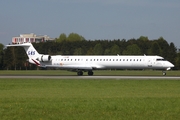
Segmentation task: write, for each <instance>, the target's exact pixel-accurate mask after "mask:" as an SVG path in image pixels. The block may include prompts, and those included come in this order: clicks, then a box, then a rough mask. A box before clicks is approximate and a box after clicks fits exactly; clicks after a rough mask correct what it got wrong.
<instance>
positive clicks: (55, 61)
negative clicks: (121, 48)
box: [41, 56, 174, 70]
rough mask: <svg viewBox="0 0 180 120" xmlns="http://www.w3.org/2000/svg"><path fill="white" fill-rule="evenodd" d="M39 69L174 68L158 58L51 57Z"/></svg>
mask: <svg viewBox="0 0 180 120" xmlns="http://www.w3.org/2000/svg"><path fill="white" fill-rule="evenodd" d="M41 67H57V68H61V69H80V70H93V69H148V68H149V69H168V68H171V67H174V65H173V64H171V63H170V62H169V61H166V60H164V58H162V57H160V56H51V61H49V62H41Z"/></svg>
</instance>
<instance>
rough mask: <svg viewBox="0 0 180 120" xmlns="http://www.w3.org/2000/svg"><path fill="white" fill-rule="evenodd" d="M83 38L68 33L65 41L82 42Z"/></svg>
mask: <svg viewBox="0 0 180 120" xmlns="http://www.w3.org/2000/svg"><path fill="white" fill-rule="evenodd" d="M83 40H85V38H84V37H83V36H81V35H79V34H77V33H70V34H69V35H68V37H67V41H83Z"/></svg>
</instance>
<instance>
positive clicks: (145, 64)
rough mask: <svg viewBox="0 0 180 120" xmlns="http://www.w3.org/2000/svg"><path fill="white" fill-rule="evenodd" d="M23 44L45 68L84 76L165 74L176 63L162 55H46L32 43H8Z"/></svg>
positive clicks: (32, 61) (31, 56) (38, 63)
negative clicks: (139, 72) (150, 71)
mask: <svg viewBox="0 0 180 120" xmlns="http://www.w3.org/2000/svg"><path fill="white" fill-rule="evenodd" d="M6 46H7V47H11V46H21V47H23V48H24V49H25V51H26V54H27V56H28V58H29V59H28V61H29V62H30V63H32V64H36V65H37V66H39V67H44V68H48V67H50V68H60V69H65V70H71V71H75V72H77V75H78V76H82V75H83V72H87V73H88V75H89V76H92V75H93V70H101V69H103V70H104V69H158V70H162V73H163V76H165V75H166V72H165V71H166V70H170V69H171V68H172V67H174V65H173V64H172V63H171V62H169V61H167V60H165V59H164V58H163V57H161V56H146V55H142V56H135V55H133V56H130V55H128V56H127V55H123V56H121V55H108V56H105V55H94V56H93V55H90V56H88V55H87V56H86V55H84V56H82V55H81V56H78V55H53V56H51V55H44V54H39V53H38V52H37V51H36V49H35V48H34V47H33V45H32V44H31V43H23V44H12V45H6Z"/></svg>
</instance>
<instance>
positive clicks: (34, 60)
mask: <svg viewBox="0 0 180 120" xmlns="http://www.w3.org/2000/svg"><path fill="white" fill-rule="evenodd" d="M32 61H33V62H34V63H36V65H37V66H40V64H39V63H38V62H37V61H35V60H33V59H32Z"/></svg>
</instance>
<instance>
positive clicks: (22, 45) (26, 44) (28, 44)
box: [6, 43, 32, 47]
mask: <svg viewBox="0 0 180 120" xmlns="http://www.w3.org/2000/svg"><path fill="white" fill-rule="evenodd" d="M31 45H32V44H31V43H24V44H12V45H6V46H7V47H13V46H14V47H16V46H17V47H18V46H21V47H25V46H31Z"/></svg>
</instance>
